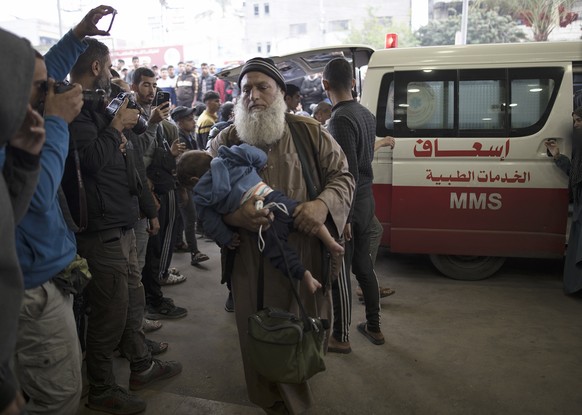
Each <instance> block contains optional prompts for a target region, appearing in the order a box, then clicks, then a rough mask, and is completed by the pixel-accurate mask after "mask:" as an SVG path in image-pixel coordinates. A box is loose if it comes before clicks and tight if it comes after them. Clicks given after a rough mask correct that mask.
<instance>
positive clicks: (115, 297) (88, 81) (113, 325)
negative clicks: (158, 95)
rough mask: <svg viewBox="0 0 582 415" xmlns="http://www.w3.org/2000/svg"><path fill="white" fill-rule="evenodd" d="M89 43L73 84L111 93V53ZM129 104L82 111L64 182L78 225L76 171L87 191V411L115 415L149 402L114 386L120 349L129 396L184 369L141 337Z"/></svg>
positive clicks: (133, 114) (80, 238)
mask: <svg viewBox="0 0 582 415" xmlns="http://www.w3.org/2000/svg"><path fill="white" fill-rule="evenodd" d="M86 42H87V43H88V48H87V49H86V50H85V52H84V53H83V54H82V55H81V56H79V59H78V60H77V62H76V63H75V65H74V66H73V68H72V70H71V80H72V81H73V82H74V83H79V84H81V85H82V87H83V89H90V90H95V89H98V88H99V89H103V90H105V91H109V89H110V87H111V82H110V81H111V72H110V70H109V68H110V67H111V57H110V55H109V49H108V48H107V46H106V45H104V44H103V43H101V42H98V41H96V40H94V39H86ZM128 104H129V99H128V98H125V99H124V101H123V103H122V104H121V105H120V106H118V107H117V109H116V110H115V112H114V113H109V115H106V114H105V113H104V112H102V111H94V110H91V109H85V108H84V109H83V110H82V111H81V113H80V114H79V116H78V117H77V118H76V119H75V120H74V121H73V122H72V123H71V125H70V126H69V131H70V134H71V139H72V141H71V143H72V145H71V148H72V151H69V157H68V159H67V166H66V170H65V176H64V178H63V189H64V190H65V193H66V195H67V199H68V201H69V206H71V207H72V214H73V216H74V217H76V218H77V219H79V218H80V217H81V214H80V211H79V205H80V203H79V194H78V183H77V169H79V170H80V172H81V176H82V178H83V181H84V186H85V189H86V195H87V201H86V202H87V203H86V206H87V229H86V230H85V231H84V232H81V233H78V234H77V245H78V251H79V254H80V255H81V256H83V257H85V258H86V259H87V261H88V263H89V270H90V271H91V274H92V275H93V278H92V280H91V282H90V283H89V285H88V286H87V293H88V297H89V307H90V309H91V313H90V314H89V319H88V327H87V358H86V362H87V376H88V379H89V383H90V387H89V397H88V403H87V404H88V406H89V407H91V408H93V409H97V410H100V411H104V412H109V413H122V412H123V413H136V412H139V411H143V410H145V408H146V404H145V402H144V401H143V399H141V398H139V397H137V396H135V395H130V394H129V393H128V392H127V391H126V390H125V389H123V388H121V387H120V386H118V385H117V384H116V382H115V377H114V374H113V364H112V356H113V352H114V350H115V348H116V347H117V346H118V345H120V351H121V352H122V354H124V355H125V356H127V357H128V359H129V361H130V369H131V375H130V378H129V385H130V389H131V390H138V389H142V388H144V387H147V386H148V385H149V384H150V383H152V382H154V381H156V380H160V379H166V378H169V377H171V376H175V375H177V374H178V373H180V372H181V370H182V366H181V365H180V364H179V363H178V362H161V361H159V360H156V359H152V357H151V354H150V352H149V350H148V348H147V347H146V344H145V340H144V339H145V338H144V334H143V331H142V330H141V328H142V321H143V313H144V305H145V304H144V291H143V286H142V285H141V281H140V280H141V276H140V273H139V267H138V262H137V254H136V240H135V234H134V231H133V227H134V225H135V223H136V221H137V220H138V217H139V213H138V200H137V196H136V195H137V194H139V192H140V189H139V188H135V186H132V185H130V183H131V182H132V180H131V179H132V178H133V177H135V175H136V174H137V172H136V171H135V169H133V171H128V167H127V165H126V159H125V156H124V149H125V146H126V145H127V139H125V137H124V136H123V134H122V131H123V130H124V129H127V128H132V127H134V126H135V125H136V123H137V122H138V120H139V119H140V111H139V110H138V109H137V108H130V107H128ZM75 149H76V150H77V151H78V161H79V163H78V166H76V164H75Z"/></svg>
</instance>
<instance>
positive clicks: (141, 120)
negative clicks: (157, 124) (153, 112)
mask: <svg viewBox="0 0 582 415" xmlns="http://www.w3.org/2000/svg"><path fill="white" fill-rule="evenodd" d="M125 98H127V99H128V101H127V108H130V109H137V110H140V114H139V117H138V119H137V124H135V125H134V126H133V128H132V129H131V131H133V132H134V133H136V134H137V135H139V134H143V133H144V132H145V130H146V129H147V128H148V120H147V119H146V118H145V117H144V116H143V114H142V113H141V107H140V106H139V105H138V103H137V102H136V100H135V96H134V95H133V94H132V93H131V92H121V93H120V94H118V95H117V96H116V97H115V98H113V99H112V100H111V102H109V105H108V106H107V107H106V108H105V114H106V115H107V116H108V117H109V118H113V117H115V114H116V113H117V111H118V110H119V108H120V107H121V105H122V104H123V101H124V100H125Z"/></svg>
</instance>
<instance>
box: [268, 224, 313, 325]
mask: <svg viewBox="0 0 582 415" xmlns="http://www.w3.org/2000/svg"><path fill="white" fill-rule="evenodd" d="M271 232H275V229H273V228H271ZM275 236H277V235H276V233H275ZM273 239H275V241H276V242H277V246H278V247H279V250H280V251H281V255H282V256H283V261H284V262H285V269H286V270H287V273H285V276H286V277H287V278H288V279H289V283H290V284H291V291H292V292H293V296H294V297H295V300H296V301H297V304H298V305H299V311H300V312H301V320H303V330H304V331H311V330H312V329H313V327H312V322H311V320H310V319H309V315H308V314H307V311H306V310H305V306H304V305H303V302H302V301H301V298H300V297H299V292H298V291H297V288H296V287H295V284H294V283H293V278H292V277H291V273H290V272H289V262H287V256H286V255H285V251H284V250H283V244H282V243H281V240H280V239H279V238H278V237H276V238H273ZM259 261H260V262H259V278H258V280H257V310H262V309H263V305H264V304H263V301H264V296H265V267H264V262H265V256H264V255H263V253H262V252H261V255H260V258H259Z"/></svg>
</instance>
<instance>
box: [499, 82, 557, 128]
mask: <svg viewBox="0 0 582 415" xmlns="http://www.w3.org/2000/svg"><path fill="white" fill-rule="evenodd" d="M553 90H554V81H553V80H552V79H514V80H512V81H511V103H510V104H509V107H510V109H511V128H525V127H529V126H531V125H534V124H535V123H536V122H538V120H539V119H540V118H541V117H542V115H543V114H544V112H545V111H546V108H547V107H548V102H549V101H550V97H551V96H552V92H553Z"/></svg>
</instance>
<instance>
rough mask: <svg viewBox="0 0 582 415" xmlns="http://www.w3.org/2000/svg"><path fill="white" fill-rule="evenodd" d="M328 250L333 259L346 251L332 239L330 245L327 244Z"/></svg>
mask: <svg viewBox="0 0 582 415" xmlns="http://www.w3.org/2000/svg"><path fill="white" fill-rule="evenodd" d="M326 245H327V249H329V253H330V254H331V256H332V257H335V256H340V255H343V253H344V252H345V249H344V247H343V246H341V245H340V244H339V243H338V242H337V241H336V240H334V239H332V240H331V241H330V242H329V243H327V244H326Z"/></svg>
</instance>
